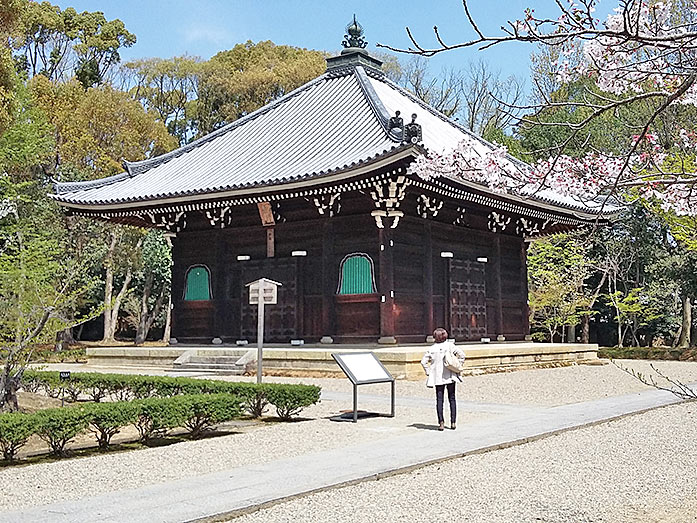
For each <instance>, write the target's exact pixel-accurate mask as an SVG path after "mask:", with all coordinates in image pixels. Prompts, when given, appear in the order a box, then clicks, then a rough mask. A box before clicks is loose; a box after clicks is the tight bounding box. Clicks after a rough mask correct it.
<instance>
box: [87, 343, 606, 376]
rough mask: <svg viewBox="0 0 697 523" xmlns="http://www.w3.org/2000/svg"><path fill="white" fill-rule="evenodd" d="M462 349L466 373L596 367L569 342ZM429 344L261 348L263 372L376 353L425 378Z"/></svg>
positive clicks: (110, 355) (159, 351) (136, 351)
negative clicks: (340, 356) (423, 363)
mask: <svg viewBox="0 0 697 523" xmlns="http://www.w3.org/2000/svg"><path fill="white" fill-rule="evenodd" d="M458 346H459V347H460V348H462V349H463V350H464V351H465V354H466V356H467V358H466V360H465V367H466V369H465V374H473V373H479V372H492V371H493V372H496V371H504V370H508V369H514V368H519V367H535V366H544V367H548V366H558V365H564V364H571V363H594V362H595V363H597V362H598V346H597V345H595V344H592V345H583V344H571V343H569V344H567V343H530V342H520V343H515V342H512V343H488V344H461V345H458ZM427 349H428V346H427V345H423V346H420V345H404V346H392V347H384V346H373V345H371V346H359V345H349V346H340V347H338V346H337V347H332V350H327V347H326V346H303V347H302V348H297V349H296V348H289V347H274V346H271V347H269V348H264V371H265V372H266V371H267V372H268V373H269V374H274V375H284V373H285V374H288V375H300V374H303V373H306V374H308V375H311V374H316V375H333V374H334V373H340V370H339V368H338V365H337V364H336V362H335V361H334V359H333V358H332V356H331V355H332V353H333V352H337V353H339V352H365V351H372V352H374V353H375V354H376V355H377V357H378V358H379V359H380V361H381V362H382V363H383V365H385V367H386V368H387V370H389V371H390V372H391V373H392V375H393V376H395V377H396V378H398V379H420V378H422V377H423V375H424V373H423V369H422V368H421V357H422V356H423V354H424V352H425V351H426V350H427ZM249 350H256V349H255V348H254V347H249V346H247V347H244V348H239V347H224V346H223V347H220V346H218V347H202V346H199V347H195V346H181V347H180V346H171V347H90V348H88V349H87V358H88V361H89V364H90V365H97V366H100V365H101V366H110V367H113V366H138V367H160V368H172V366H173V364H174V361H175V360H176V359H177V358H179V357H180V356H181V355H182V354H183V353H184V352H187V351H192V353H193V354H195V355H196V356H198V357H204V358H211V360H213V359H214V358H216V357H225V356H227V357H237V358H240V357H242V356H243V355H244V354H245V353H247V352H248V351H249Z"/></svg>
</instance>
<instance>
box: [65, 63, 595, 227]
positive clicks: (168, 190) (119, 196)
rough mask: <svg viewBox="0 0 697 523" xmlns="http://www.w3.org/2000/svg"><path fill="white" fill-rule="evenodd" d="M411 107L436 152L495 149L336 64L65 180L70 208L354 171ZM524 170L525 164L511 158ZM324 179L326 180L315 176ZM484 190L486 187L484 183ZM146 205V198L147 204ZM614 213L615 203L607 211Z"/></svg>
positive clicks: (389, 85)
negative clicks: (149, 155)
mask: <svg viewBox="0 0 697 523" xmlns="http://www.w3.org/2000/svg"><path fill="white" fill-rule="evenodd" d="M395 111H400V112H401V114H402V116H403V118H404V120H405V123H406V122H408V121H409V117H410V115H411V114H412V113H416V114H417V122H418V123H419V124H421V126H422V131H423V145H424V146H425V147H426V148H427V149H430V150H437V151H443V150H447V149H450V148H453V147H455V146H456V145H457V143H458V142H459V141H461V140H462V139H463V138H464V137H465V136H468V137H470V138H474V140H475V141H474V144H475V147H481V149H482V152H484V151H485V150H487V149H490V148H492V147H494V146H493V145H491V144H489V143H487V142H486V141H484V140H483V139H481V138H479V137H478V136H476V135H474V134H472V133H471V132H469V131H468V130H466V129H464V128H463V127H462V126H460V125H459V124H457V123H456V122H453V121H452V120H449V119H448V118H446V117H445V116H443V115H442V114H440V113H438V112H437V111H435V110H434V109H433V108H431V107H429V106H428V105H426V104H425V103H423V102H422V101H420V100H418V99H417V98H415V97H414V96H412V95H411V94H410V93H409V92H407V91H405V90H404V89H402V88H401V87H399V86H397V85H396V84H394V83H393V82H391V81H389V80H387V79H386V78H385V76H384V75H383V74H382V73H380V72H379V71H377V70H375V69H372V68H369V67H368V68H364V67H363V66H362V65H344V66H341V67H334V68H330V69H328V70H327V72H326V73H324V74H323V75H321V76H320V77H318V78H316V79H315V80H313V81H311V82H309V83H307V84H305V85H303V86H302V87H300V88H298V89H296V90H295V91H293V92H291V93H289V94H287V95H286V96H284V97H282V98H280V99H278V100H276V101H275V102H272V103H271V104H269V105H267V106H265V107H263V108H261V109H259V110H258V111H255V112H254V113H251V114H249V115H247V116H245V117H243V118H240V119H239V120H237V121H235V122H233V123H231V124H229V125H227V126H225V127H223V128H221V129H218V130H217V131H214V132H213V133H211V134H209V135H207V136H205V137H203V138H201V139H199V140H197V141H195V142H192V143H191V144H188V145H185V146H183V147H180V148H179V149H176V150H174V151H172V152H170V153H167V154H164V155H162V156H159V157H156V158H153V159H150V160H145V161H142V162H134V163H126V164H125V167H126V169H127V170H126V172H124V173H121V174H117V175H115V176H110V177H108V178H104V179H101V180H94V181H90V182H72V183H56V184H55V194H54V195H53V197H54V198H55V199H56V200H58V201H59V202H60V203H62V204H63V205H66V206H69V207H72V206H80V207H82V208H85V207H87V208H93V209H95V210H99V209H100V207H102V206H105V205H108V206H109V208H111V209H114V208H117V207H122V206H123V207H124V208H125V207H129V206H130V205H133V204H135V203H136V202H152V203H153V204H155V203H163V202H165V201H167V200H170V199H172V198H181V197H189V196H191V197H192V199H196V198H197V197H200V195H204V194H206V195H215V194H218V193H231V192H232V193H234V192H235V191H237V190H243V189H250V188H259V189H262V188H267V187H279V188H281V189H282V187H283V185H284V184H288V183H292V182H302V181H304V180H309V179H317V178H321V177H324V176H328V175H333V174H336V173H341V172H346V173H347V176H350V173H351V170H352V169H353V168H355V167H358V166H361V165H362V164H365V163H367V162H370V161H372V160H375V159H378V158H384V157H388V156H390V155H391V154H395V153H396V152H397V150H400V151H402V150H403V149H404V147H403V146H402V147H400V145H401V144H400V137H399V136H396V135H395V134H394V131H389V129H388V120H389V118H390V116H392V115H394V114H395ZM510 160H511V162H515V163H518V164H519V166H521V167H523V168H525V167H526V166H525V164H523V163H522V162H519V161H518V160H515V159H514V158H510ZM313 181H317V180H313ZM480 189H484V190H487V189H486V188H485V187H481V188H480ZM526 200H528V201H529V203H531V204H533V205H534V204H535V202H536V201H537V202H540V203H547V204H552V205H555V206H559V207H561V208H563V209H564V208H565V209H574V210H577V211H578V210H580V211H583V212H585V213H589V214H596V213H597V211H594V210H593V209H592V208H590V207H589V206H588V205H583V204H581V203H580V202H574V201H571V200H569V199H568V198H564V197H561V196H559V195H555V194H553V193H549V192H548V191H547V192H546V193H545V194H542V193H538V194H536V195H534V196H530V197H529V198H527V199H526ZM141 205H142V204H141ZM605 212H607V208H606V209H605Z"/></svg>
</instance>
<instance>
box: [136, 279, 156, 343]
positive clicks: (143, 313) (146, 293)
mask: <svg viewBox="0 0 697 523" xmlns="http://www.w3.org/2000/svg"><path fill="white" fill-rule="evenodd" d="M153 280H154V276H153V273H152V272H149V273H148V275H147V276H146V277H145V284H144V286H143V296H142V297H141V300H140V321H138V326H137V327H136V340H135V344H136V345H142V344H143V342H144V341H145V338H146V336H147V335H148V333H147V332H146V325H147V322H148V301H149V300H150V293H151V292H152V282H153Z"/></svg>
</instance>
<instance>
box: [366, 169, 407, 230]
mask: <svg viewBox="0 0 697 523" xmlns="http://www.w3.org/2000/svg"><path fill="white" fill-rule="evenodd" d="M410 184H411V180H409V179H408V178H407V177H406V176H397V177H396V178H394V179H390V180H386V181H384V182H381V183H375V184H374V185H373V186H372V188H371V189H370V197H371V198H372V199H373V203H375V207H377V209H376V210H374V211H372V212H371V213H370V215H371V216H372V217H373V218H375V225H377V227H378V228H379V229H384V228H385V227H386V226H387V227H389V228H391V229H394V228H396V227H397V225H398V224H399V219H400V218H401V217H402V216H404V213H403V212H402V211H401V210H399V206H400V204H401V203H402V200H404V197H405V196H406V194H407V187H408V186H409V185H410Z"/></svg>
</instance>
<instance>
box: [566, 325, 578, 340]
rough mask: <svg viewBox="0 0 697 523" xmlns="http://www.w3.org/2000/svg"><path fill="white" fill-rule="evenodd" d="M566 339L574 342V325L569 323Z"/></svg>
mask: <svg viewBox="0 0 697 523" xmlns="http://www.w3.org/2000/svg"><path fill="white" fill-rule="evenodd" d="M566 341H568V342H569V343H576V325H569V333H568V334H567V335H566Z"/></svg>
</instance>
